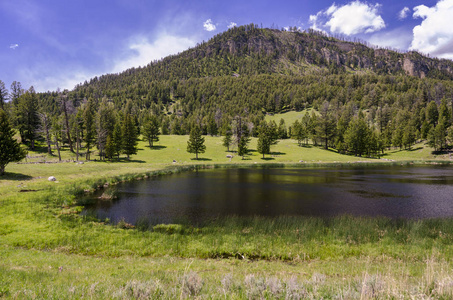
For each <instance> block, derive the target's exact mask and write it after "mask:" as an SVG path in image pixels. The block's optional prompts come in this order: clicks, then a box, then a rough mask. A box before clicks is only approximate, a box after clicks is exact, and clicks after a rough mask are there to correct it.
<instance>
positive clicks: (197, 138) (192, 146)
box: [187, 125, 206, 160]
mask: <svg viewBox="0 0 453 300" xmlns="http://www.w3.org/2000/svg"><path fill="white" fill-rule="evenodd" d="M205 151H206V146H205V145H204V137H202V135H201V129H200V127H199V126H197V125H196V126H194V127H193V128H192V130H191V131H190V136H189V140H188V141H187V152H189V153H195V155H196V159H197V160H198V153H204V152H205Z"/></svg>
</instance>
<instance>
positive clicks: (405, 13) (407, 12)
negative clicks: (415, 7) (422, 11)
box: [398, 6, 411, 20]
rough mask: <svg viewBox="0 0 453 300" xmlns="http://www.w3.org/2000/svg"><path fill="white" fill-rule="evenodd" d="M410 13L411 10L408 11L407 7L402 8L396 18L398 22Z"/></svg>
mask: <svg viewBox="0 0 453 300" xmlns="http://www.w3.org/2000/svg"><path fill="white" fill-rule="evenodd" d="M410 11H411V9H410V8H409V7H407V6H406V7H404V8H403V9H402V10H401V11H400V12H399V14H398V18H399V19H400V20H404V19H406V18H407V16H408V15H409V13H410Z"/></svg>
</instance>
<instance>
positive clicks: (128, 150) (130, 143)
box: [121, 113, 138, 159]
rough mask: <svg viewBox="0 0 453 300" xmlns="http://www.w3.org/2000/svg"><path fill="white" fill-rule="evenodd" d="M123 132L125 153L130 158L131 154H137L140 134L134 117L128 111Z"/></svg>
mask: <svg viewBox="0 0 453 300" xmlns="http://www.w3.org/2000/svg"><path fill="white" fill-rule="evenodd" d="M121 133H122V136H123V153H124V154H126V156H127V159H129V158H130V156H131V155H133V154H137V151H138V149H137V144H138V140H137V139H138V135H137V129H136V126H135V121H134V118H133V117H132V115H130V114H128V113H126V115H125V116H124V121H123V127H122V130H121Z"/></svg>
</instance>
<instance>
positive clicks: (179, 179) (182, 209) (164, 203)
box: [89, 166, 453, 223]
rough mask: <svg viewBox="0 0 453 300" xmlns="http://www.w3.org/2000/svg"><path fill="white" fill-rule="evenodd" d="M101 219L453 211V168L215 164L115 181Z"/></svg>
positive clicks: (412, 214)
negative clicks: (114, 193)
mask: <svg viewBox="0 0 453 300" xmlns="http://www.w3.org/2000/svg"><path fill="white" fill-rule="evenodd" d="M115 188H117V189H118V196H119V199H118V200H116V201H114V202H107V203H106V202H100V203H98V204H97V205H96V206H94V207H91V208H89V209H91V210H94V212H95V213H96V215H97V216H98V217H99V218H106V217H109V218H110V219H111V220H112V221H118V220H120V219H121V218H124V219H125V220H126V221H127V222H129V223H135V222H136V221H137V220H138V219H140V218H147V219H149V220H150V221H151V222H159V223H162V222H164V223H171V222H176V221H178V220H186V221H191V222H194V223H197V222H200V221H203V220H206V219H211V218H213V217H216V216H225V215H239V216H250V215H262V216H277V215H305V216H335V215H342V214H349V215H356V216H387V217H392V218H396V217H404V218H433V217H450V216H453V167H451V166H429V167H394V166H392V167H366V166H360V167H356V168H340V169H293V168H288V169H281V168H278V169H277V168H262V169H257V168H252V169H245V168H240V169H214V170H197V171H193V172H187V173H181V174H174V175H171V176H163V177H159V178H153V179H150V180H144V181H134V182H128V183H124V184H121V185H118V186H116V187H115Z"/></svg>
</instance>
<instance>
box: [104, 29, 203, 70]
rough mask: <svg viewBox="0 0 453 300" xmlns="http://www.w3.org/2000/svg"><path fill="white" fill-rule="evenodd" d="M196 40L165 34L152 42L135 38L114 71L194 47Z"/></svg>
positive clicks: (140, 64) (117, 62)
mask: <svg viewBox="0 0 453 300" xmlns="http://www.w3.org/2000/svg"><path fill="white" fill-rule="evenodd" d="M195 44H196V41H194V40H192V39H189V38H186V37H179V36H173V35H166V34H163V35H161V36H159V37H158V38H157V39H156V40H154V41H152V42H150V41H149V40H148V39H147V38H143V37H140V38H135V39H134V41H132V42H131V43H130V45H129V49H128V51H127V53H128V54H127V55H126V57H124V58H123V59H121V60H118V61H116V62H115V64H114V67H113V70H112V72H115V73H116V72H121V71H124V70H126V69H129V68H132V67H139V66H144V65H147V64H149V63H150V62H152V61H153V60H158V59H161V58H163V57H166V56H168V55H172V54H176V53H178V52H181V51H184V50H187V49H188V48H190V47H193V46H194V45H195Z"/></svg>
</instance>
